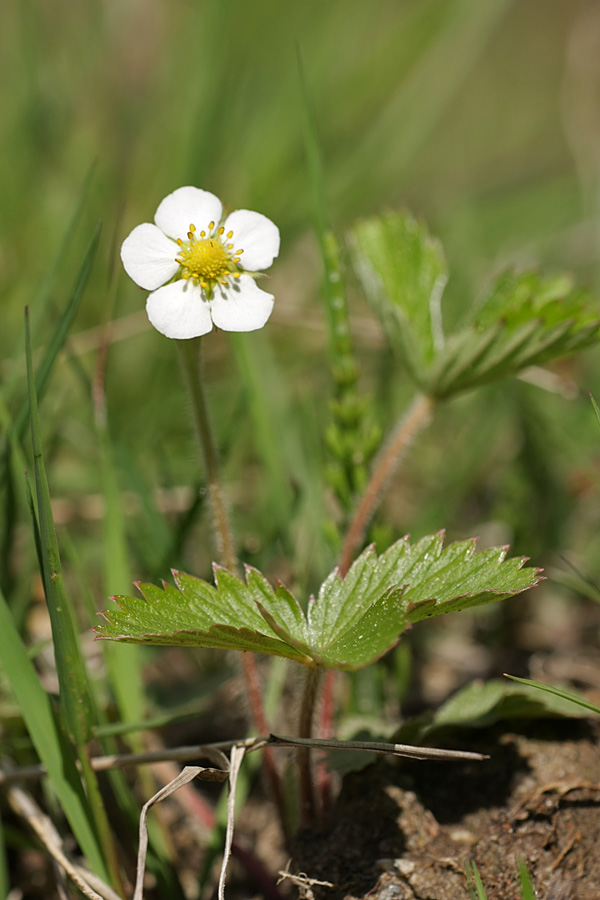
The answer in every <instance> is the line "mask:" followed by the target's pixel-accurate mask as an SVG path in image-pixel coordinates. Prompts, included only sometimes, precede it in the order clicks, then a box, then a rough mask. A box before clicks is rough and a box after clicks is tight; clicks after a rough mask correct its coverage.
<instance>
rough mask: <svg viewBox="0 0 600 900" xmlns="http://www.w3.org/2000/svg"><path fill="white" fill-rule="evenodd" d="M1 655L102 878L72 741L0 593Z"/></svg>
mask: <svg viewBox="0 0 600 900" xmlns="http://www.w3.org/2000/svg"><path fill="white" fill-rule="evenodd" d="M0 659H2V670H3V672H4V673H5V674H6V677H7V678H8V681H9V683H10V686H11V688H12V691H13V693H14V695H15V698H16V700H17V703H18V704H19V709H20V710H21V712H22V714H23V719H24V721H25V724H26V726H27V730H28V732H29V734H30V736H31V740H32V742H33V746H34V747H35V749H36V751H37V753H38V756H39V758H40V760H41V762H42V763H43V764H44V766H45V767H46V770H47V772H48V776H49V779H50V782H51V784H52V787H53V789H54V791H55V792H56V795H57V797H58V800H59V802H60V805H61V807H62V809H63V810H64V813H65V815H66V817H67V819H68V821H69V824H70V826H71V828H72V829H73V833H74V835H75V837H76V838H77V841H78V842H79V844H80V846H81V849H82V851H83V853H84V855H85V857H86V859H87V860H88V862H89V864H90V866H91V868H92V869H93V871H94V872H95V873H96V874H97V875H99V876H100V877H101V878H103V879H104V880H107V878H108V873H107V870H106V866H105V864H104V861H103V858H102V851H101V850H100V847H99V844H98V840H97V837H96V834H95V832H94V826H93V824H92V821H91V816H90V809H89V806H88V803H87V800H86V796H85V793H84V790H83V786H82V784H81V777H80V775H79V772H78V771H77V768H76V765H75V760H74V758H73V753H72V751H71V747H70V746H69V742H68V741H67V739H66V737H65V735H64V733H63V731H62V729H61V728H60V726H59V724H58V723H57V721H56V719H55V717H54V715H53V713H52V707H51V704H50V698H49V697H48V695H47V694H46V692H45V691H44V689H43V687H42V685H41V684H40V680H39V678H38V675H37V672H36V671H35V668H34V666H33V663H32V662H31V660H30V659H29V657H28V655H27V650H26V648H25V647H24V646H23V643H22V641H21V637H20V635H19V633H18V631H17V629H16V627H15V623H14V621H13V618H12V616H11V613H10V609H9V608H8V604H7V603H6V600H5V599H4V596H3V594H2V593H0Z"/></svg>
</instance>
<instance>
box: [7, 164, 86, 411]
mask: <svg viewBox="0 0 600 900" xmlns="http://www.w3.org/2000/svg"><path fill="white" fill-rule="evenodd" d="M94 167H95V163H93V164H92V165H91V166H90V168H89V170H88V172H87V173H86V176H85V178H84V180H83V184H82V185H81V188H80V190H79V194H78V196H77V199H76V201H75V206H74V207H73V211H72V213H71V216H70V218H69V220H68V222H67V224H66V227H65V230H64V232H63V234H62V236H61V239H60V242H59V244H58V248H57V250H56V252H55V254H54V256H53V258H52V260H51V262H50V263H49V265H48V269H47V274H46V276H45V278H44V279H43V281H42V283H41V285H40V286H39V288H38V290H37V292H36V294H35V296H34V297H33V300H32V302H31V306H32V307H33V309H35V311H36V321H37V322H38V323H39V324H38V327H37V329H36V328H32V335H33V338H34V341H35V339H36V337H37V332H38V331H40V330H41V324H42V321H43V320H42V313H43V312H44V311H45V310H46V308H47V306H48V304H49V301H50V298H51V291H52V287H53V285H54V282H55V281H56V277H57V274H58V271H59V269H60V266H61V265H62V263H63V261H64V258H65V256H66V251H67V248H68V247H69V246H70V245H71V244H72V242H73V237H74V234H75V228H76V226H77V224H78V221H79V219H80V216H81V212H82V210H83V205H84V202H85V199H86V196H87V193H88V189H89V186H90V183H91V180H92V175H93V172H94ZM19 349H20V352H22V350H23V348H22V345H21V344H19ZM16 362H17V360H16V358H15V357H13V371H12V373H11V375H9V377H8V378H7V379H6V380H5V393H6V396H7V397H8V398H9V399H12V397H13V394H14V388H15V385H16V384H18V383H20V381H21V375H22V373H21V367H20V364H19V365H17V364H16ZM18 362H19V363H20V360H18ZM22 427H23V426H21V428H22Z"/></svg>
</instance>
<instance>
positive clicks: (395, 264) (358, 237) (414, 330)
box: [351, 212, 448, 382]
mask: <svg viewBox="0 0 600 900" xmlns="http://www.w3.org/2000/svg"><path fill="white" fill-rule="evenodd" d="M351 239H352V249H353V251H354V260H355V263H356V268H357V271H358V274H359V277H360V279H361V283H362V286H363V288H364V291H365V294H366V296H367V298H368V299H369V300H370V302H371V303H372V304H373V307H374V308H375V310H376V312H377V314H378V315H379V317H380V318H381V321H382V323H383V326H384V329H385V332H386V334H387V336H388V339H389V340H390V341H391V343H392V345H393V346H394V347H395V348H396V349H397V350H398V351H399V352H400V353H401V354H402V356H403V357H404V359H405V360H406V364H407V366H408V368H409V370H410V372H411V374H412V376H413V378H414V379H415V380H416V381H417V382H422V381H423V380H424V378H425V374H426V372H427V371H428V369H429V367H430V366H431V365H432V363H433V361H434V359H435V356H436V351H437V350H438V349H439V348H440V347H441V342H442V341H443V335H442V332H441V325H442V322H441V309H440V301H441V298H442V293H443V291H444V287H445V285H446V281H447V279H448V271H447V266H446V261H445V259H444V252H443V249H442V246H441V244H440V242H439V241H437V240H436V239H435V238H432V237H431V236H430V234H429V232H428V231H427V228H426V227H425V226H424V225H422V224H421V223H420V222H417V221H416V219H414V218H413V217H412V216H410V215H408V214H402V213H395V212H390V213H386V214H385V215H382V216H374V217H372V218H370V219H363V220H361V221H360V222H358V223H357V224H356V225H355V226H354V228H353V230H352V233H351Z"/></svg>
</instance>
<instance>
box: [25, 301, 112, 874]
mask: <svg viewBox="0 0 600 900" xmlns="http://www.w3.org/2000/svg"><path fill="white" fill-rule="evenodd" d="M25 351H26V356H27V383H28V388H29V405H30V421H31V443H32V447H33V459H34V471H35V483H36V495H37V505H38V523H37V524H38V527H39V542H40V551H41V562H42V571H41V574H42V580H43V584H44V593H45V596H46V603H47V605H48V612H49V615H50V624H51V628H52V639H53V643H54V657H55V661H56V673H57V676H58V683H59V701H60V712H61V722H62V724H63V727H64V728H65V731H66V733H67V736H68V737H69V738H70V740H71V741H72V743H73V745H74V747H75V749H76V751H77V756H78V759H79V762H80V764H81V768H82V773H83V778H84V781H85V784H86V790H87V797H88V801H89V803H90V807H91V811H92V814H93V816H94V821H95V824H96V827H97V829H98V834H99V836H100V841H101V843H102V849H103V851H104V855H105V858H106V860H107V864H108V867H109V869H110V871H111V875H112V880H113V881H114V883H115V884H117V885H118V884H119V882H120V875H119V867H118V861H117V854H116V848H115V845H114V840H113V836H112V832H111V829H110V826H109V823H108V819H107V816H106V812H105V809H104V805H103V801H102V797H101V795H100V790H99V787H98V781H97V778H96V776H95V773H94V772H93V770H92V768H91V765H90V761H89V756H88V754H87V748H86V744H87V742H88V741H89V739H90V737H91V734H92V722H93V718H94V708H93V700H92V697H91V694H90V692H89V689H88V680H87V673H86V669H85V664H84V661H83V656H82V654H81V650H80V646H79V642H78V639H77V635H76V630H75V620H74V613H73V610H72V607H71V604H70V603H69V600H68V597H67V595H66V592H65V587H64V582H63V577H62V571H61V562H60V554H59V550H58V541H57V539H56V532H55V530H54V521H53V518H52V507H51V503H50V491H49V488H48V480H47V477H46V468H45V465H44V460H43V456H42V445H41V436H40V422H39V416H38V408H37V395H36V386H35V379H34V375H33V363H32V358H31V338H30V332H29V314H28V311H26V315H25Z"/></svg>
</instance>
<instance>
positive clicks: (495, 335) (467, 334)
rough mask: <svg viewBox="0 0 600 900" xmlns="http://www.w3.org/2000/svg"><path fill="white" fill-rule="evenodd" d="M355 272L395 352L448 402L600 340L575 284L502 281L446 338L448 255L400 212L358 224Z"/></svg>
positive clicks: (526, 278)
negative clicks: (444, 303) (443, 307)
mask: <svg viewBox="0 0 600 900" xmlns="http://www.w3.org/2000/svg"><path fill="white" fill-rule="evenodd" d="M351 247H352V251H353V257H354V263H355V268H356V271H357V273H358V276H359V278H360V280H361V283H362V286H363V288H364V291H365V295H366V297H367V299H368V300H369V302H370V303H371V304H372V305H373V307H374V309H375V311H376V312H377V314H378V315H379V317H380V319H381V320H382V323H383V326H384V328H385V330H386V334H387V336H388V338H389V340H390V343H391V344H392V346H393V347H394V348H396V349H397V350H398V351H399V353H400V354H401V356H402V357H403V359H404V360H405V362H406V364H407V366H408V369H409V371H410V373H411V374H412V376H413V378H414V380H415V381H416V383H417V385H418V386H419V388H420V389H421V390H422V391H423V392H424V393H426V394H428V395H429V396H432V397H437V398H444V397H449V396H451V395H453V394H456V393H458V392H460V391H464V390H467V389H469V388H473V387H477V386H478V385H481V384H487V383H488V382H491V381H495V380H497V379H500V378H507V377H510V376H513V375H516V374H518V373H519V372H521V371H522V370H523V369H525V368H526V367H527V366H532V365H541V364H543V363H547V362H550V361H551V360H553V359H557V358H559V357H561V356H568V355H569V354H572V353H575V352H576V351H578V350H581V349H583V348H584V347H587V346H589V345H590V344H593V343H595V342H597V341H598V340H599V339H600V310H599V309H598V308H594V307H592V306H591V305H590V302H589V297H588V296H587V295H586V294H585V293H584V292H583V291H580V290H577V289H575V288H574V286H573V283H572V279H571V278H570V276H568V275H564V274H561V275H558V276H554V277H551V278H542V277H541V276H540V275H539V274H537V273H534V272H527V273H522V274H516V273H514V272H505V273H503V274H502V275H500V277H499V278H498V279H497V280H496V282H495V283H494V285H493V286H492V289H491V291H490V292H489V294H488V296H487V297H486V299H485V301H484V302H483V303H482V304H481V305H480V306H479V307H478V308H477V309H475V310H474V311H473V313H472V315H471V317H470V319H469V320H468V321H467V322H466V324H465V326H464V327H463V328H462V329H461V330H458V331H456V332H454V333H453V334H451V335H449V336H448V337H447V338H445V337H444V334H443V329H442V320H441V297H442V293H443V290H444V287H445V284H446V280H447V270H446V264H445V260H444V255H443V251H442V248H441V245H440V244H439V242H438V241H437V240H436V239H435V238H433V237H431V236H430V235H429V233H428V232H427V231H426V229H425V227H424V226H422V225H420V224H419V223H418V222H416V221H415V219H413V218H411V217H410V216H408V215H406V214H403V213H394V212H393V213H386V214H385V215H382V216H376V217H374V218H371V219H366V220H364V221H361V222H359V223H358V224H357V225H356V226H355V227H354V229H353V231H352V234H351Z"/></svg>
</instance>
